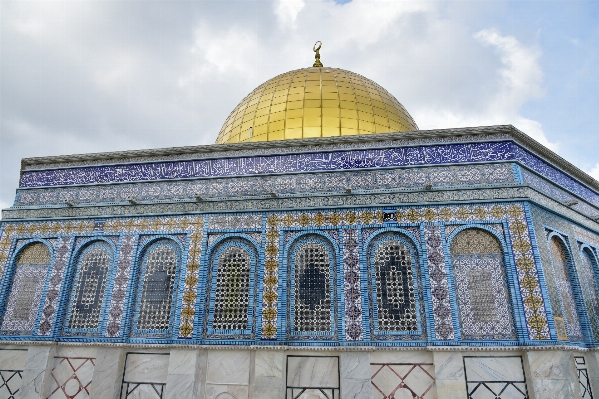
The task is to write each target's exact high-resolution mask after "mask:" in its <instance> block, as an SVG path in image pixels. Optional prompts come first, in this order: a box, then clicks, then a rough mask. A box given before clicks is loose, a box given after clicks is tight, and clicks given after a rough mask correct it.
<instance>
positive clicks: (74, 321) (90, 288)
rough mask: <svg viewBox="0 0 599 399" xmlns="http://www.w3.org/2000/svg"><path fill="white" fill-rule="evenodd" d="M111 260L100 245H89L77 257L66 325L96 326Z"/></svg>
mask: <svg viewBox="0 0 599 399" xmlns="http://www.w3.org/2000/svg"><path fill="white" fill-rule="evenodd" d="M111 262H112V254H111V251H110V252H109V250H108V248H107V247H106V246H104V245H102V244H95V245H92V246H91V247H90V248H88V249H87V250H86V251H85V252H84V254H83V255H82V256H80V258H79V261H78V265H77V275H78V278H76V279H74V280H75V282H74V283H73V288H72V294H71V304H70V307H69V310H70V317H69V320H68V328H70V329H71V328H73V329H96V328H98V325H99V323H100V312H101V311H102V307H103V306H102V305H103V303H104V297H105V292H104V291H105V290H104V288H105V286H106V280H107V277H108V268H109V266H110V264H111Z"/></svg>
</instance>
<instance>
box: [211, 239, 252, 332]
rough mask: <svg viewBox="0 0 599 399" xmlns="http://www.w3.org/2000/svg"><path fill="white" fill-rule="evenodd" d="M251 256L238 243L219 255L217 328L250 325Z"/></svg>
mask: <svg viewBox="0 0 599 399" xmlns="http://www.w3.org/2000/svg"><path fill="white" fill-rule="evenodd" d="M250 271H251V258H250V254H249V253H248V251H246V250H245V249H243V248H241V247H238V246H231V247H229V248H227V249H225V250H224V251H223V252H222V253H221V254H220V256H219V259H218V272H217V277H216V297H215V298H214V321H213V323H212V327H213V328H214V329H217V330H245V329H247V328H248V311H249V299H250V298H249V294H250Z"/></svg>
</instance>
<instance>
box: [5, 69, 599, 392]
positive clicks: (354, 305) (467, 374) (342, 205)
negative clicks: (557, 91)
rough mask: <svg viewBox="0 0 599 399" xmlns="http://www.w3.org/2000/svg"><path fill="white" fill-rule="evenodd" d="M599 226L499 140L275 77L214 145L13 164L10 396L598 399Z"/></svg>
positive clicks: (325, 86) (558, 179)
mask: <svg viewBox="0 0 599 399" xmlns="http://www.w3.org/2000/svg"><path fill="white" fill-rule="evenodd" d="M598 221H599V183H598V182H597V181H596V180H594V179H593V178H592V177H590V176H589V175H587V174H586V173H584V172H582V171H581V170H579V169H578V168H576V167H575V166H573V165H572V164H570V163H569V162H568V161H566V160H564V159H563V158H561V157H559V156H558V155H556V154H555V153H553V152H552V151H550V150H549V149H547V148H545V147H544V146H542V145H541V144H539V143H537V142H536V141H534V140H533V139H531V138H530V137H529V136H527V135H526V134H524V133H522V132H520V131H519V130H518V129H516V128H514V127H513V126H511V125H506V126H481V127H472V128H455V129H442V130H426V131H425V130H418V126H417V125H416V123H415V121H414V120H413V119H412V117H411V116H410V114H409V113H408V111H407V110H406V109H405V108H404V107H403V106H402V105H401V103H400V102H399V101H397V99H396V98H395V97H394V96H393V95H392V94H390V93H389V92H388V91H386V90H385V89H384V88H382V87H381V86H379V85H378V84H376V83H375V82H373V81H371V80H369V79H367V78H365V77H363V76H361V75H358V74H356V73H353V72H349V71H346V70H343V69H337V68H327V67H322V66H314V67H311V68H303V69H299V70H295V71H291V72H287V73H284V74H281V75H279V76H277V77H275V78H273V79H271V80H269V81H267V82H265V83H264V84H262V85H260V86H259V87H257V88H256V89H255V90H254V91H252V92H251V93H250V94H248V96H247V97H245V98H244V99H243V100H241V102H240V103H239V105H238V106H237V107H235V109H234V110H233V111H232V112H231V114H230V115H229V117H228V118H227V119H226V121H225V122H224V124H223V126H222V129H221V130H220V132H219V134H218V138H217V144H214V145H207V146H192V147H179V148H164V149H157V150H133V151H125V152H114V153H98V154H81V155H65V156H54V157H43V158H26V159H23V160H22V166H21V178H20V182H19V187H18V189H17V192H16V196H15V201H14V204H13V206H11V207H10V208H8V209H4V210H3V211H2V219H1V220H0V377H1V379H0V398H18V399H25V398H26V399H34V398H35V399H46V398H48V399H50V398H51V399H56V398H68V399H74V398H76V399H83V398H95V399H117V398H121V399H133V398H136V399H142V398H143V399H146V398H148V399H149V398H160V399H171V398H177V399H192V398H201V399H283V398H285V399H292V398H293V399H325V398H326V399H339V398H344V399H345V398H348V399H349V398H355V399H387V398H389V399H391V398H395V399H399V398H421V399H433V398H439V399H453V398H472V399H478V398H502V399H506V398H509V399H513V398H520V399H523V398H534V399H548V398H592V397H593V396H592V395H593V394H595V395H599V379H598V377H599V364H598V357H597V354H598V353H597V349H596V348H597V344H598V342H599V292H598V285H597V283H598V282H599V264H598V259H599V252H598V251H599V224H598Z"/></svg>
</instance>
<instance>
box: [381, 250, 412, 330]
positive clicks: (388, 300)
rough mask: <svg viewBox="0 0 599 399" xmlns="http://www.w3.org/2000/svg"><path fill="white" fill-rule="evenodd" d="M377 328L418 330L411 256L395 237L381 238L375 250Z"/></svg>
mask: <svg viewBox="0 0 599 399" xmlns="http://www.w3.org/2000/svg"><path fill="white" fill-rule="evenodd" d="M374 273H375V280H376V301H377V311H378V328H379V330H380V331H417V330H418V320H417V311H416V292H415V290H414V276H413V273H412V256H411V253H410V250H409V249H408V247H406V246H405V245H404V244H403V243H401V242H399V241H396V240H387V241H384V242H382V243H381V244H380V245H379V246H378V247H377V249H376V251H375V253H374Z"/></svg>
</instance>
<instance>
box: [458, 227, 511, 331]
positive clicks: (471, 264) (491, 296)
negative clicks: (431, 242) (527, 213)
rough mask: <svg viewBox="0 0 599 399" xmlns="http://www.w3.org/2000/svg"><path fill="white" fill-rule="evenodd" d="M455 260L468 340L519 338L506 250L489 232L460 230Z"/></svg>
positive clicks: (460, 305)
mask: <svg viewBox="0 0 599 399" xmlns="http://www.w3.org/2000/svg"><path fill="white" fill-rule="evenodd" d="M451 260H452V267H453V274H454V279H455V288H456V296H457V302H458V305H459V315H460V322H461V328H462V337H463V338H464V339H475V340H501V339H516V338H517V337H516V332H515V329H514V319H513V315H512V307H511V306H510V303H511V300H510V297H509V294H508V292H509V290H508V287H507V279H506V273H505V264H504V261H503V250H502V249H501V246H500V245H499V242H498V241H497V240H496V239H495V237H493V236H492V235H491V234H490V233H489V232H487V231H485V230H482V229H465V230H462V231H460V232H459V233H458V234H457V235H456V236H455V237H454V238H453V240H452V242H451Z"/></svg>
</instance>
